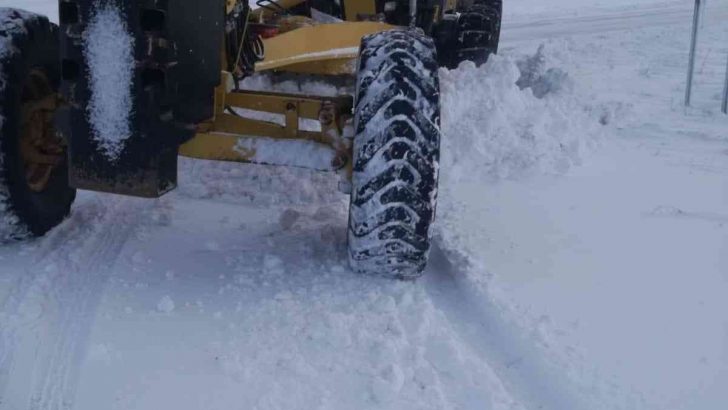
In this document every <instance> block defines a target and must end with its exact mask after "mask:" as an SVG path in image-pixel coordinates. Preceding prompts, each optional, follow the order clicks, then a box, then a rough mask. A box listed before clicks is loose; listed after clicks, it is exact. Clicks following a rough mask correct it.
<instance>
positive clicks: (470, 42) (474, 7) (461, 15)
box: [434, 0, 503, 69]
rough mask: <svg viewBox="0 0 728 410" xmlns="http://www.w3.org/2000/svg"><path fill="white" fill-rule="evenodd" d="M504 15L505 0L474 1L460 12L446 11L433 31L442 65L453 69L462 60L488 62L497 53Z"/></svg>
mask: <svg viewBox="0 0 728 410" xmlns="http://www.w3.org/2000/svg"><path fill="white" fill-rule="evenodd" d="M465 3H468V2H465ZM502 14H503V1H502V0H474V1H472V2H469V3H468V4H466V5H465V6H464V8H463V9H462V10H461V11H459V12H458V13H456V14H446V15H445V16H444V17H443V20H442V21H441V23H440V24H439V25H438V27H437V29H436V31H435V33H434V37H435V38H436V41H437V49H438V55H439V56H440V65H441V66H443V67H447V68H450V69H452V68H457V67H458V66H459V65H460V63H462V62H463V61H472V62H474V63H475V64H476V65H482V64H485V63H486V62H487V61H488V58H489V57H490V56H491V54H496V53H497V52H498V44H499V43H500V30H501V16H502Z"/></svg>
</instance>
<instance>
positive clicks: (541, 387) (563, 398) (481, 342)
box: [423, 243, 588, 410]
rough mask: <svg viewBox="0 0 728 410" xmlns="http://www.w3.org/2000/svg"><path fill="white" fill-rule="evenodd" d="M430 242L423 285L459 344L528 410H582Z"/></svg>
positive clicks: (533, 349)
mask: <svg viewBox="0 0 728 410" xmlns="http://www.w3.org/2000/svg"><path fill="white" fill-rule="evenodd" d="M454 265H455V264H454V263H453V262H452V261H450V260H449V259H448V257H447V256H446V254H445V252H444V251H443V250H442V249H441V248H440V246H439V244H437V243H434V244H433V249H432V256H431V258H430V264H429V268H428V271H427V273H426V274H425V276H424V278H423V280H424V282H425V289H426V291H427V293H428V294H429V295H430V298H431V299H432V301H433V303H434V305H435V306H436V307H437V308H439V309H440V310H441V311H442V312H443V313H444V314H445V315H446V317H447V318H448V320H449V321H450V323H451V324H452V329H453V330H455V331H456V332H457V333H458V334H459V336H460V337H461V338H462V340H463V341H464V342H465V343H467V344H468V345H469V346H470V347H471V348H472V349H473V351H474V352H476V354H478V355H480V357H481V358H482V359H483V361H484V362H486V363H488V364H489V365H490V366H491V367H492V369H493V371H494V372H495V373H496V375H497V376H498V377H499V378H500V380H501V383H502V384H503V386H505V388H506V390H507V391H508V393H509V394H510V395H511V397H513V398H514V399H515V400H516V401H518V402H520V404H522V405H523V406H524V407H525V408H527V409H543V410H565V409H585V408H588V406H584V405H583V403H580V400H579V399H578V395H577V392H576V391H574V389H573V388H570V387H569V386H568V385H567V383H566V382H564V381H563V376H560V375H559V372H558V369H555V368H554V366H553V365H550V364H549V363H548V362H547V361H546V359H545V358H544V354H543V352H542V351H540V350H539V349H538V348H537V346H536V341H535V340H534V339H533V338H532V337H530V335H529V334H528V333H527V331H525V330H524V329H522V328H520V327H518V325H517V324H516V323H510V322H508V321H507V320H506V317H505V316H504V315H503V314H502V313H503V310H502V309H501V308H500V307H498V306H497V305H496V304H495V303H494V302H493V301H492V300H491V299H490V298H489V297H488V295H487V294H485V293H482V292H479V291H478V290H477V289H476V288H474V287H473V284H471V283H468V280H467V279H466V278H465V276H464V275H463V274H462V273H461V272H460V271H459V270H458V269H457V268H456V267H455V266H454Z"/></svg>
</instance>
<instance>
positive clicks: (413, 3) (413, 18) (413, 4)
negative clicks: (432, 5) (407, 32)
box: [409, 0, 417, 28]
mask: <svg viewBox="0 0 728 410" xmlns="http://www.w3.org/2000/svg"><path fill="white" fill-rule="evenodd" d="M409 5H410V28H415V27H417V0H410V2H409Z"/></svg>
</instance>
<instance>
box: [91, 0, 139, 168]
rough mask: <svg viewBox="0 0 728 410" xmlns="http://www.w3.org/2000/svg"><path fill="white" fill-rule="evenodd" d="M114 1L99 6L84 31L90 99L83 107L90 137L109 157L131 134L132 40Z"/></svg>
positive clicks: (112, 156)
mask: <svg viewBox="0 0 728 410" xmlns="http://www.w3.org/2000/svg"><path fill="white" fill-rule="evenodd" d="M120 13H121V12H120V10H119V9H118V8H117V6H115V5H114V4H105V5H102V6H99V8H98V9H97V10H96V12H95V13H94V14H93V16H92V17H91V21H90V22H89V25H88V29H87V30H86V32H85V33H84V39H85V44H84V46H85V47H84V54H85V56H86V59H87V60H88V65H89V73H88V74H89V77H90V78H89V79H90V83H91V101H90V102H89V106H88V108H87V111H88V116H89V121H90V123H91V129H92V131H93V137H94V139H95V140H96V141H97V142H98V143H99V148H100V149H101V151H102V152H103V153H104V154H105V155H106V156H107V157H108V158H109V159H110V160H112V161H114V160H117V159H118V158H119V155H120V154H121V151H122V150H123V149H124V142H125V141H126V140H127V139H128V138H129V137H130V136H131V128H130V125H129V120H130V117H131V115H132V100H131V99H132V96H131V86H132V76H133V72H134V57H133V51H134V40H133V38H132V37H131V35H130V34H129V32H128V30H127V27H126V24H125V23H124V20H123V19H122V16H121V14H120Z"/></svg>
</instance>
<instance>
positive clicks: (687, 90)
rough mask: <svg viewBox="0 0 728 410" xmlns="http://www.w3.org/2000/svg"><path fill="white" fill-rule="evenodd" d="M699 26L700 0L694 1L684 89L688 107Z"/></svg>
mask: <svg viewBox="0 0 728 410" xmlns="http://www.w3.org/2000/svg"><path fill="white" fill-rule="evenodd" d="M699 24H700V0H695V13H694V15H693V36H692V39H691V41H690V61H689V62H688V82H687V87H685V106H686V107H688V106H690V97H691V95H692V92H693V72H694V71H695V47H696V45H697V44H698V25H699Z"/></svg>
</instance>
